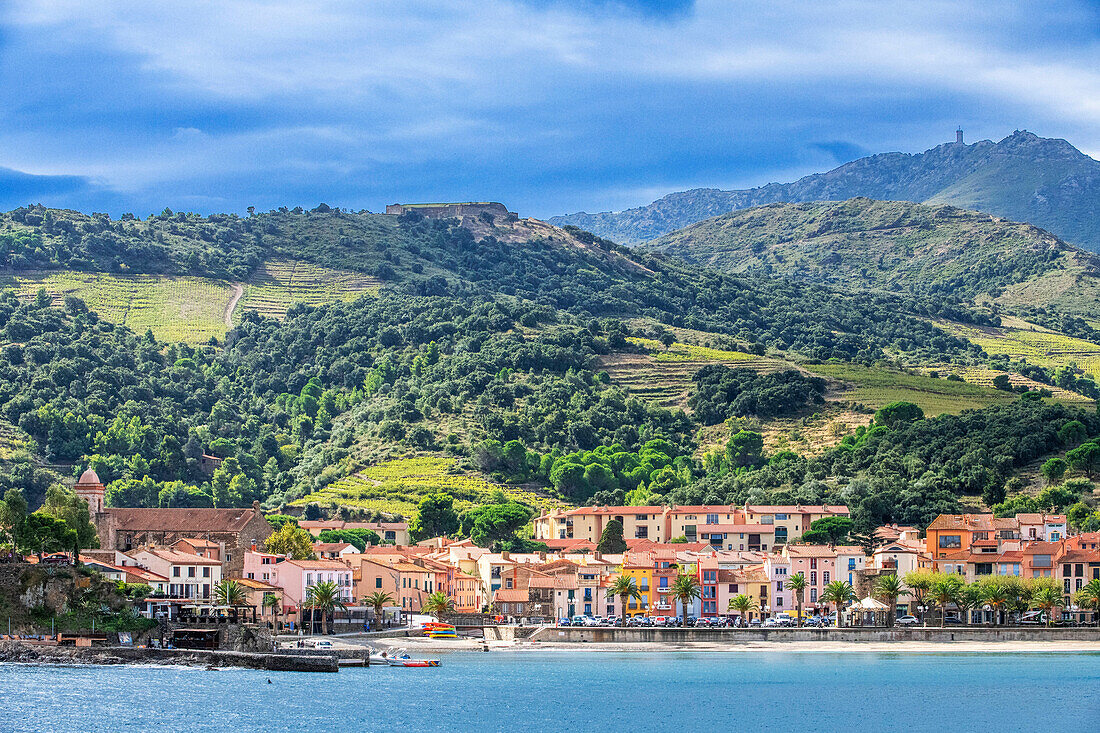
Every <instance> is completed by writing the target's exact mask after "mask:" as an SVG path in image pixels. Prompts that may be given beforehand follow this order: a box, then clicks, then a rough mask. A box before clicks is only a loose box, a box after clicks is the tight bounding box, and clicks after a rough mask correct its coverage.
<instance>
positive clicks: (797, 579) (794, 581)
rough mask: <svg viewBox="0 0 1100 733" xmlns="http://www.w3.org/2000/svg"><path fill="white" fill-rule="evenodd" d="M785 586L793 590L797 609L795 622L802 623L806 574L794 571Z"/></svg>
mask: <svg viewBox="0 0 1100 733" xmlns="http://www.w3.org/2000/svg"><path fill="white" fill-rule="evenodd" d="M787 587H788V588H790V589H791V590H792V591H794V602H795V607H796V608H797V609H798V618H797V619H796V621H795V623H797V624H798V625H799V626H801V625H802V599H803V597H804V596H805V595H806V576H805V575H803V574H802V573H795V574H794V575H792V576H791V577H790V578H789V579H788V580H787Z"/></svg>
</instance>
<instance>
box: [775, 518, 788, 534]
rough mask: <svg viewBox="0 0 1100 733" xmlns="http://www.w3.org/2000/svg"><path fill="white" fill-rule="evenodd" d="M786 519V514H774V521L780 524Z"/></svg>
mask: <svg viewBox="0 0 1100 733" xmlns="http://www.w3.org/2000/svg"><path fill="white" fill-rule="evenodd" d="M786 519H787V515H786V514H776V515H775V520H776V521H777V522H782V521H785V520H786ZM776 531H778V530H776Z"/></svg>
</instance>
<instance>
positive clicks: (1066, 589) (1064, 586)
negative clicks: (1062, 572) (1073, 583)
mask: <svg viewBox="0 0 1100 733" xmlns="http://www.w3.org/2000/svg"><path fill="white" fill-rule="evenodd" d="M1062 590H1063V591H1064V592H1066V593H1069V592H1070V580H1069V578H1066V579H1065V580H1063V581H1062Z"/></svg>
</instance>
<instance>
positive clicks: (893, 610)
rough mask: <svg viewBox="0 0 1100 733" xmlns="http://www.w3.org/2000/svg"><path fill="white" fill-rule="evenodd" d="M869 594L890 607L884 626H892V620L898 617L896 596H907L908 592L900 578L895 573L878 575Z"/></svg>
mask: <svg viewBox="0 0 1100 733" xmlns="http://www.w3.org/2000/svg"><path fill="white" fill-rule="evenodd" d="M871 593H872V594H873V595H874V596H875V598H878V599H879V600H881V601H886V603H888V604H889V605H890V611H889V614H888V615H887V616H886V625H887V626H893V625H894V618H895V617H896V616H897V615H898V596H907V595H909V591H907V590H906V589H905V586H904V585H903V584H902V582H901V578H899V577H898V576H897V574H896V573H890V574H888V575H880V576H878V579H876V580H875V585H874V587H873V588H872V589H871Z"/></svg>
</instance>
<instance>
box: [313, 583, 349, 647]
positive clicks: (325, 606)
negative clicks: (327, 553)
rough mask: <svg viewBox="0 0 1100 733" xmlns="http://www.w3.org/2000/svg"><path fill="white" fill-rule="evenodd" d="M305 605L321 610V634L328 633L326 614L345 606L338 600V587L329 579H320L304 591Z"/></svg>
mask: <svg viewBox="0 0 1100 733" xmlns="http://www.w3.org/2000/svg"><path fill="white" fill-rule="evenodd" d="M306 605H307V606H309V607H310V608H312V609H314V610H319V611H320V612H321V634H323V635H325V636H327V635H328V615H329V614H330V613H333V612H334V611H336V609H337V608H347V606H345V605H344V602H343V601H341V600H340V587H339V586H338V585H336V583H334V582H332V581H331V580H322V581H321V582H320V583H318V584H317V585H313V586H310V588H309V590H308V591H307V592H306Z"/></svg>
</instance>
